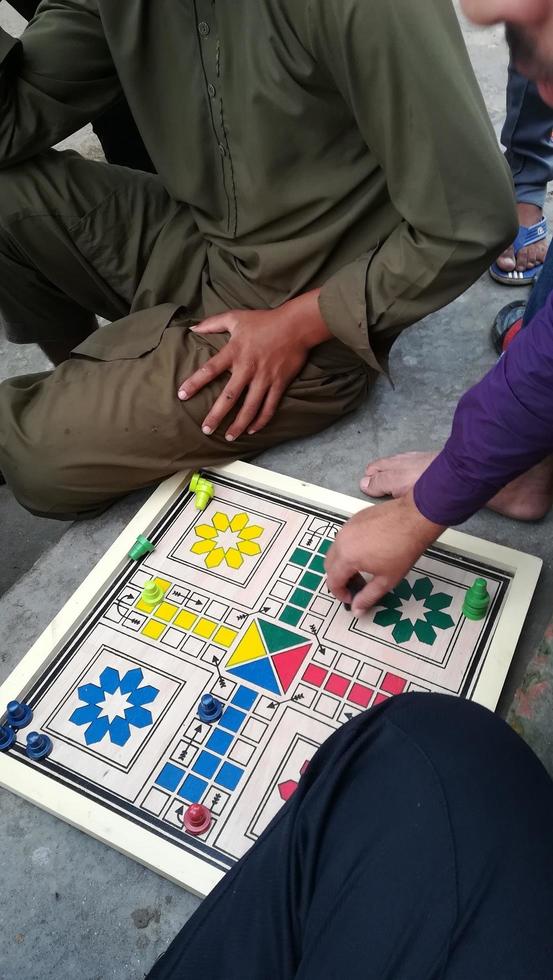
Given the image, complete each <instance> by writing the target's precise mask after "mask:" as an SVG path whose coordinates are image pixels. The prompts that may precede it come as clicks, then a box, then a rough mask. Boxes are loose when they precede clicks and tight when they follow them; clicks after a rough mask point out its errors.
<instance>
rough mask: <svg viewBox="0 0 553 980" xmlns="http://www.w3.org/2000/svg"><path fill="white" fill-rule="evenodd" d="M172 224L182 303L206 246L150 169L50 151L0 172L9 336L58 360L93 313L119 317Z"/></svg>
mask: <svg viewBox="0 0 553 980" xmlns="http://www.w3.org/2000/svg"><path fill="white" fill-rule="evenodd" d="M174 223H177V224H178V225H179V230H180V234H181V240H182V242H183V262H184V268H185V270H186V273H185V274H183V275H182V285H181V287H180V289H181V291H180V292H179V291H178V290H176V293H177V295H175V291H174V293H173V295H172V296H171V299H174V300H175V301H177V302H183V303H188V302H191V301H192V299H193V297H194V295H195V293H196V291H197V289H198V285H199V276H200V274H201V268H202V265H203V260H204V256H205V248H204V245H203V243H202V242H201V239H200V236H199V234H198V233H197V231H196V229H195V227H194V226H193V223H192V220H191V218H190V216H189V214H188V212H187V210H186V208H183V207H181V206H179V205H177V204H176V203H175V202H174V201H171V199H170V198H169V196H168V195H167V192H166V191H165V190H164V188H163V187H162V185H161V182H160V181H159V179H158V178H157V177H155V176H151V175H149V174H145V173H139V172H134V171H130V170H128V169H126V168H123V167H113V166H108V164H105V163H98V162H95V161H92V160H85V159H83V158H82V157H80V156H79V155H78V154H76V153H72V152H64V153H59V152H56V151H55V150H51V151H49V152H48V153H44V154H41V155H39V156H38V157H35V158H34V159H32V160H29V161H27V162H25V163H22V164H18V165H16V166H14V167H10V168H8V169H6V170H2V171H0V316H1V318H2V321H3V323H4V326H5V328H6V332H7V335H8V338H9V339H10V340H12V341H14V342H15V343H38V344H40V345H41V346H42V347H43V349H44V350H45V351H46V353H48V354H52V355H53V356H54V358H55V360H56V361H58V362H59V361H61V360H63V359H64V356H67V354H68V352H69V351H70V350H71V349H72V348H73V347H74V346H76V345H77V344H79V343H80V342H81V341H82V340H84V338H85V337H86V336H87V335H89V334H90V333H91V332H92V331H93V330H94V329H95V328H96V319H95V314H98V315H99V316H103V317H105V318H106V319H108V320H115V319H118V318H119V317H123V316H126V314H127V313H128V312H129V310H130V308H131V304H132V303H133V300H134V298H135V295H136V292H137V289H138V288H139V284H140V281H141V279H142V276H143V275H144V271H145V269H146V267H147V266H148V264H149V262H150V260H151V258H152V254H153V253H154V252H155V250H156V248H158V247H162V244H163V235H164V233H165V231H166V229H167V228H169V227H170V226H171V225H172V224H174ZM191 254H193V255H194V257H195V262H194V261H191V260H190V255H191ZM192 276H195V281H194V283H193V284H192V285H191V282H192ZM189 285H190V286H191V288H190V289H189V288H188V286H189ZM160 287H163V283H161V282H160ZM156 301H157V300H156V298H155V297H154V298H153V299H152V305H153V303H154V302H156Z"/></svg>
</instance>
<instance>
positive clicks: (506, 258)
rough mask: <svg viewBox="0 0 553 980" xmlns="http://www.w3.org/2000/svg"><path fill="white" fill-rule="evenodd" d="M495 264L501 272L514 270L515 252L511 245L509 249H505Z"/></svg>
mask: <svg viewBox="0 0 553 980" xmlns="http://www.w3.org/2000/svg"><path fill="white" fill-rule="evenodd" d="M497 264H498V266H499V268H500V269H501V270H502V271H503V272H513V271H514V270H515V268H516V265H517V264H516V260H515V250H514V248H513V246H512V245H511V247H510V248H507V249H505V251H504V252H502V253H501V255H500V256H499V258H498V259H497Z"/></svg>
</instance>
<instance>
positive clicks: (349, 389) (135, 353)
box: [0, 305, 368, 519]
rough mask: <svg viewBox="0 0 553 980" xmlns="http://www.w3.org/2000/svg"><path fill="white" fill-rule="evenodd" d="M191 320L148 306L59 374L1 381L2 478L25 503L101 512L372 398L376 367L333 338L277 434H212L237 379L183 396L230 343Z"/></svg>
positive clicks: (288, 400) (292, 391)
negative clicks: (214, 409) (231, 437)
mask: <svg viewBox="0 0 553 980" xmlns="http://www.w3.org/2000/svg"><path fill="white" fill-rule="evenodd" d="M191 322H193V321H190V320H189V319H186V318H185V316H184V314H182V313H177V314H176V315H174V307H173V306H169V305H167V306H161V307H155V308H153V309H150V310H143V311H141V312H139V313H135V314H132V315H131V316H129V317H127V318H126V319H124V320H120V321H119V322H117V323H113V324H111V325H110V326H108V327H105V328H103V329H101V330H98V331H97V332H96V333H95V334H94V335H93V336H92V337H90V338H89V340H88V341H87V342H85V344H83V345H81V347H80V348H79V350H78V351H77V352H76V353H75V355H74V356H72V357H71V359H70V360H69V361H66V362H65V363H64V364H61V365H60V366H59V367H58V368H56V370H55V371H53V372H51V373H50V374H46V375H38V376H28V377H23V378H14V379H12V380H9V381H6V382H4V383H3V384H2V385H0V471H2V472H3V473H4V476H5V477H6V480H7V482H8V484H9V485H10V486H11V488H12V490H13V492H14V494H15V496H16V497H17V498H18V500H19V501H20V503H21V504H22V505H23V506H24V507H27V508H28V509H29V510H31V511H33V512H34V513H38V514H43V515H45V516H50V517H59V518H66V519H69V518H74V517H77V516H83V517H86V516H91V515H92V514H94V513H95V512H97V511H98V509H102V508H103V507H105V506H106V505H107V504H109V503H110V502H111V501H112V500H113V499H114V498H117V497H119V496H122V495H123V494H125V493H128V492H130V491H131V490H135V489H138V488H141V487H144V486H148V485H150V484H153V483H156V482H158V481H159V480H161V479H162V478H164V477H166V476H169V475H170V474H172V473H175V472H177V471H178V470H180V469H188V470H189V471H193V470H195V469H197V468H198V467H201V466H209V465H215V464H220V463H223V462H230V461H231V460H233V459H240V458H242V459H244V458H251V457H252V456H254V455H256V454H258V453H259V452H261V451H262V450H263V449H266V448H268V447H270V446H273V445H275V444H277V443H280V442H283V441H285V440H287V439H290V438H294V437H298V436H305V435H310V434H312V433H315V432H318V431H320V430H321V429H323V428H325V427H326V426H327V425H329V424H330V423H332V422H334V421H336V420H338V419H340V418H342V417H343V415H344V414H345V413H346V412H348V411H351V410H352V409H353V408H355V407H357V405H359V404H360V402H361V400H362V398H363V396H364V395H365V393H366V390H367V384H368V376H367V371H366V369H365V368H364V367H363V366H362V365H361V362H360V361H359V360H358V359H357V358H356V357H355V355H354V354H352V353H351V352H349V351H348V350H347V349H346V348H345V347H343V346H342V345H341V344H340V343H339V342H338V341H333V342H331V343H329V344H327V345H323V346H322V347H320V348H318V349H317V351H316V352H315V355H314V357H313V359H312V360H310V361H308V362H307V364H306V366H305V368H304V369H303V371H302V372H301V374H300V375H299V377H298V378H296V380H295V381H294V382H293V383H292V385H291V386H290V388H289V390H288V392H287V393H286V395H285V397H284V398H283V400H282V402H281V404H280V406H279V409H278V410H277V413H276V415H275V417H274V418H273V419H272V421H271V422H270V424H269V425H268V426H266V428H264V429H262V430H260V431H259V432H258V433H256V434H255V435H254V436H248V435H244V436H242V437H240V438H239V439H236V440H235V441H234V442H231V443H229V442H227V441H226V440H225V438H224V436H225V431H226V428H227V425H223V426H221V427H220V429H219V430H218V431H217V432H216V433H214V434H213V435H212V436H206V435H204V433H203V432H202V430H201V424H202V421H203V419H204V418H205V416H206V415H207V412H208V410H209V408H210V407H211V405H212V403H213V401H214V400H215V398H216V397H218V395H219V394H220V393H221V391H222V388H223V387H224V385H225V384H226V380H227V379H226V377H225V376H223V377H221V378H219V379H218V380H217V381H216V382H214V383H213V384H211V385H209V386H208V387H206V388H204V389H202V390H201V391H200V392H199V393H198V394H197V395H196V396H195V397H193V398H191V399H190V400H189V401H185V402H181V401H179V400H178V398H177V390H178V387H179V384H180V382H182V381H183V380H184V379H185V378H186V377H189V376H190V375H191V374H192V373H193V372H194V371H196V370H197V369H198V368H200V367H201V366H202V365H203V364H205V363H206V362H207V360H209V358H210V357H211V356H213V354H215V353H216V352H217V350H218V349H220V348H221V347H222V346H223V344H224V343H225V342H226V337H225V335H223V334H211V335H209V336H201V335H199V334H195V333H191V332H189V329H188V327H189V325H190V323H191ZM238 410H239V406H237V407H236V409H235V413H236V412H237V411H238ZM230 417H232V416H229V418H230ZM227 424H228V423H227Z"/></svg>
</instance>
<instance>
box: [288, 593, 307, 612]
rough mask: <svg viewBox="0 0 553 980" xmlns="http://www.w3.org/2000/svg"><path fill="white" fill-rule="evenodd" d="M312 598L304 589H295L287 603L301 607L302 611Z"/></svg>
mask: <svg viewBox="0 0 553 980" xmlns="http://www.w3.org/2000/svg"><path fill="white" fill-rule="evenodd" d="M312 598H313V596H312V595H311V593H310V592H306V591H305V589H296V590H295V591H294V592H293V593H292V595H291V596H290V598H289V600H288V602H291V603H293V605H294V606H301V607H302V609H306V608H307V606H308V605H309V603H310V602H311V599H312Z"/></svg>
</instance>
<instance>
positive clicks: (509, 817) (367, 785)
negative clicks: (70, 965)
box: [147, 694, 553, 980]
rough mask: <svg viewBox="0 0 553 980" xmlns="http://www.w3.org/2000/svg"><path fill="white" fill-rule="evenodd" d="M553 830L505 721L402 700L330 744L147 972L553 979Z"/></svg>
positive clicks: (537, 771) (473, 709)
mask: <svg viewBox="0 0 553 980" xmlns="http://www.w3.org/2000/svg"><path fill="white" fill-rule="evenodd" d="M552 828H553V783H552V782H551V780H550V779H549V777H548V775H547V774H546V772H545V770H544V769H543V767H542V766H541V763H540V762H538V760H537V758H536V757H535V756H534V755H533V753H532V752H531V750H530V749H529V748H528V746H527V745H525V743H524V742H523V741H522V740H521V739H520V738H519V737H518V735H515V733H514V732H513V731H512V730H511V729H510V728H509V727H508V726H507V725H506V724H505V723H504V722H503V721H501V720H500V719H499V718H497V717H496V716H495V715H493V714H491V713H490V712H489V711H487V710H486V709H484V708H481V707H479V706H478V705H476V704H473V703H471V702H467V701H463V700H460V699H455V698H451V697H447V696H445V695H435V694H407V695H399V696H397V697H394V698H392V699H390V700H389V701H388V702H387V703H386V704H382V705H380V706H378V707H377V708H373V709H372V710H370V711H367V712H364V713H363V714H361V715H359V716H358V717H357V718H355V719H353V720H352V721H350V722H348V723H347V724H346V725H344V726H343V727H342V728H341V729H339V730H338V731H337V732H336V733H335V734H334V735H333V736H331V737H330V738H329V739H328V741H327V742H325V743H324V744H323V746H322V747H321V748H320V749H319V751H318V752H317V753H316V755H315V756H314V757H313V759H312V761H311V763H310V765H309V768H308V770H307V772H306V773H305V775H304V776H303V777H302V779H301V781H300V783H299V785H298V788H297V789H296V791H295V793H294V795H293V796H292V797H291V799H290V800H289V801H288V803H286V804H285V805H284V806H283V808H282V810H280V812H279V813H278V814H277V815H276V817H275V818H274V820H273V821H272V823H271V824H270V825H269V827H268V828H267V830H266V831H265V833H264V834H263V835H262V836H261V837H260V839H259V840H258V842H257V843H256V844H255V845H254V846H253V847H252V849H251V850H250V852H249V853H248V854H247V855H246V856H245V857H244V858H243V859H242V860H241V861H239V862H238V864H237V865H235V867H234V868H233V869H232V870H231V871H230V872H229V873H228V874H227V875H226V877H225V878H224V879H223V880H222V882H221V883H220V884H219V885H218V886H217V888H215V890H214V891H213V892H212V893H211V895H209V896H208V898H206V899H205V901H204V902H203V904H202V905H201V906H200V907H199V908H198V910H197V912H196V913H195V914H194V915H193V916H192V918H191V919H190V920H189V922H188V923H187V924H186V925H185V926H184V928H183V929H182V930H181V932H180V933H179V934H178V935H177V937H176V939H175V940H174V941H173V943H172V944H171V946H170V947H169V949H168V950H167V952H166V953H165V954H164V955H163V956H162V957H161V958H160V959H159V960H158V962H157V963H156V964H155V965H154V967H153V969H152V970H151V972H150V973H149V974H148V978H147V980H185V978H193V977H194V978H195V977H198V978H199V977H201V980H292V978H294V980H362V978H363V980H369V978H370V980H438V978H440V980H550V978H551V976H552V975H553V974H552V963H553V928H552V925H551V923H552V919H553V845H552Z"/></svg>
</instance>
